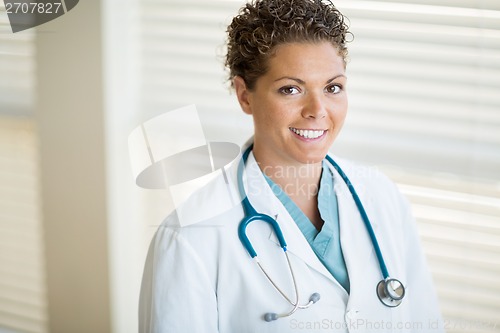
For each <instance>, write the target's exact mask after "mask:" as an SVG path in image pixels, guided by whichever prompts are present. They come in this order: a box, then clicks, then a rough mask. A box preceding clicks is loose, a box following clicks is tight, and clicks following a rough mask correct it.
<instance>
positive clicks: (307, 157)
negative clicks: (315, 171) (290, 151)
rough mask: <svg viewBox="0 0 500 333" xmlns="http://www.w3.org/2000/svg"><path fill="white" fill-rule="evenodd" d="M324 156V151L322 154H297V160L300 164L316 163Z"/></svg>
mask: <svg viewBox="0 0 500 333" xmlns="http://www.w3.org/2000/svg"><path fill="white" fill-rule="evenodd" d="M325 156H326V152H325V153H324V154H303V155H301V156H298V158H297V161H298V162H300V163H302V164H316V163H320V162H321V161H323V159H324V158H325Z"/></svg>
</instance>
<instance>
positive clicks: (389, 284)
mask: <svg viewBox="0 0 500 333" xmlns="http://www.w3.org/2000/svg"><path fill="white" fill-rule="evenodd" d="M252 148H253V144H251V145H250V146H249V147H248V148H247V149H246V150H245V151H244V152H243V155H242V157H241V160H240V163H239V165H238V174H237V178H238V189H239V192H240V196H241V200H242V202H241V204H242V206H243V210H244V212H245V217H244V218H243V220H242V221H241V222H240V225H239V228H238V236H239V238H240V241H241V243H242V244H243V246H244V247H245V249H246V250H247V252H248V253H249V254H250V256H251V257H252V258H256V257H257V252H255V249H254V248H253V246H252V243H251V242H250V240H249V239H248V236H247V234H246V228H247V226H248V225H249V224H250V223H251V222H253V221H257V220H260V221H264V222H267V223H269V224H270V225H271V227H272V228H273V230H274V232H275V234H276V237H277V238H278V241H279V243H280V246H281V248H282V249H283V251H284V252H285V254H286V251H287V244H286V241H285V238H284V237H283V233H282V231H281V228H280V227H279V225H278V222H277V221H276V219H273V218H272V217H271V216H269V215H266V214H261V213H258V212H257V211H256V210H255V208H254V207H253V206H252V204H251V203H250V201H249V200H248V196H247V195H246V194H245V188H244V185H243V171H244V168H245V163H246V161H247V159H248V155H249V154H250V152H251V151H252ZM326 160H327V161H328V162H329V163H330V164H331V165H332V166H333V167H334V168H335V170H337V172H338V173H339V175H340V177H342V180H343V181H344V182H345V184H346V185H347V187H348V188H349V192H351V195H352V198H353V199H354V202H355V203H356V206H357V208H358V210H359V214H360V215H361V218H362V220H363V222H364V224H365V227H366V230H367V232H368V234H369V236H370V240H371V242H372V245H373V248H374V250H375V253H376V255H377V259H378V263H379V266H380V271H381V272H382V276H383V280H382V281H380V282H379V284H378V285H377V289H376V290H377V295H378V297H379V299H380V301H381V302H382V303H383V304H384V305H386V306H388V307H395V306H398V305H399V304H400V303H401V300H402V299H403V297H404V295H405V288H404V286H403V285H402V283H401V282H400V281H399V280H397V279H393V278H390V277H389V272H388V270H387V266H386V264H385V261H384V257H383V256H382V251H381V250H380V246H379V244H378V241H377V237H376V236H375V232H374V231H373V228H372V225H371V223H370V219H369V218H368V215H367V214H366V210H365V208H364V206H363V204H362V203H361V200H360V198H359V196H358V194H357V192H356V190H355V189H354V186H353V185H352V183H351V181H350V180H349V178H348V177H347V175H346V174H345V172H344V171H343V170H342V168H341V167H340V166H339V165H338V164H337V163H336V162H335V161H334V160H333V159H332V158H331V157H330V156H328V155H326ZM266 275H267V274H266ZM273 284H274V283H273ZM292 304H293V303H292Z"/></svg>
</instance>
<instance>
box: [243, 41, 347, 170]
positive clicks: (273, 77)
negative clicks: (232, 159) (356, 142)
mask: <svg viewBox="0 0 500 333" xmlns="http://www.w3.org/2000/svg"><path fill="white" fill-rule="evenodd" d="M275 51H276V52H275V54H274V55H273V56H272V57H271V58H270V59H269V61H268V71H267V73H266V74H265V75H263V76H261V77H259V78H258V79H257V81H256V84H255V87H254V89H253V90H248V89H247V88H246V85H245V82H244V80H243V79H242V78H241V77H236V78H235V79H234V86H235V89H236V93H237V95H238V100H239V102H240V105H241V107H242V109H243V111H244V112H245V113H248V114H251V115H252V116H253V120H254V127H255V137H254V154H255V156H256V159H257V160H258V161H259V162H263V163H268V164H269V163H270V164H273V165H294V164H295V165H296V164H305V163H318V162H320V161H322V160H323V158H324V157H325V155H326V154H327V152H328V149H329V148H330V146H331V145H332V143H333V141H334V140H335V138H336V137H337V135H338V133H339V131H340V129H341V128H342V124H343V123H344V119H345V117H346V113H347V93H346V90H345V86H346V81H347V78H346V76H345V68H344V62H343V59H342V57H341V56H339V55H338V51H337V49H336V48H335V47H334V46H333V45H332V44H331V43H328V42H322V43H289V44H283V45H280V46H278V47H277V48H276V50H275Z"/></svg>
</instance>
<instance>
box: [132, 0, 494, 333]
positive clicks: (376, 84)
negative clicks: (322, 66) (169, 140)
mask: <svg viewBox="0 0 500 333" xmlns="http://www.w3.org/2000/svg"><path fill="white" fill-rule="evenodd" d="M334 3H336V4H337V6H338V7H339V9H340V10H341V11H342V12H343V13H344V14H346V15H347V16H348V17H349V19H350V25H351V31H352V32H353V33H354V35H355V38H354V41H353V42H352V43H351V44H350V45H349V49H350V51H349V52H350V63H349V64H348V77H349V83H348V92H349V95H350V96H349V100H350V111H349V115H348V119H347V120H346V125H345V127H344V130H343V132H342V134H341V136H340V138H339V140H338V141H337V142H336V143H335V144H334V147H333V151H334V152H335V153H336V154H338V155H340V156H344V157H348V158H351V159H354V160H357V161H360V162H363V163H368V164H375V165H378V166H379V167H380V168H381V169H382V170H383V171H384V172H386V173H387V174H388V175H389V176H390V177H391V178H392V179H394V180H395V181H396V182H397V184H398V185H399V187H400V189H401V191H402V192H403V193H404V194H405V195H407V197H408V198H409V199H410V201H411V203H412V206H413V209H414V212H415V216H416V218H417V222H418V226H419V232H420V235H421V239H422V241H423V245H424V248H425V251H426V254H427V257H428V260H429V263H430V266H431V270H432V273H433V276H434V279H435V282H436V287H437V290H438V294H439V297H440V302H441V307H442V311H443V315H444V317H445V324H446V325H447V331H448V332H500V323H497V321H498V313H500V280H499V279H498V277H499V276H500V177H499V171H500V112H499V110H500V94H499V93H498V91H499V90H500V3H499V2H498V1H495V0H483V1H479V0H478V1H472V0H453V1H452V0H425V1H409V0H399V1H396V0H394V1H385V2H381V1H356V0H349V1H347V0H339V1H334ZM242 4H243V1H229V0H226V1H202V0H187V1H181V0H161V1H160V0H144V1H142V2H141V11H142V12H141V28H142V29H141V31H142V32H141V36H140V37H141V38H140V39H141V43H142V47H141V57H142V61H141V64H140V66H141V76H142V77H141V82H140V86H141V92H140V98H141V110H143V112H144V114H145V118H149V117H152V116H154V115H157V114H160V113H162V112H166V111H169V110H173V109H174V108H177V107H179V106H183V105H187V104H193V103H194V104H196V105H197V108H198V110H199V112H200V117H201V118H202V119H201V120H202V124H203V126H204V130H205V134H206V136H207V138H208V139H209V140H228V141H232V142H236V143H240V144H241V143H242V142H244V141H245V139H246V138H247V137H248V136H249V135H250V134H251V132H252V125H251V119H250V118H249V117H247V116H245V115H243V113H242V112H241V111H240V109H239V106H238V105H237V103H236V97H235V96H234V95H229V93H228V89H227V85H226V86H225V85H224V84H225V73H224V72H223V58H222V56H223V54H224V48H223V44H224V39H225V33H224V30H225V28H226V26H227V24H228V23H229V22H230V19H231V17H232V16H234V15H235V13H236V12H237V9H238V8H239V7H240V6H241V5H242Z"/></svg>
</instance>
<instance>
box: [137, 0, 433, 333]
mask: <svg viewBox="0 0 500 333" xmlns="http://www.w3.org/2000/svg"><path fill="white" fill-rule="evenodd" d="M348 34H349V32H348V30H347V26H346V23H345V18H344V17H343V16H342V14H341V13H340V12H339V11H338V10H337V9H336V8H335V7H334V6H333V5H332V4H331V3H329V2H322V1H319V0H255V1H254V2H252V3H249V4H247V5H246V6H244V7H243V8H242V9H241V11H240V13H239V15H238V16H236V17H235V18H234V19H233V21H232V23H231V25H230V26H229V27H228V52H227V57H226V66H227V67H228V69H229V72H230V79H231V82H232V86H233V87H234V90H235V92H236V96H237V98H238V101H239V103H240V105H241V108H242V110H243V111H244V112H245V113H247V114H249V115H251V116H252V117H253V121H254V128H255V133H254V137H253V138H252V139H251V140H250V141H249V143H248V144H247V145H246V147H244V158H243V161H240V162H238V163H234V165H233V166H232V167H231V168H230V170H229V174H235V173H236V178H237V180H239V179H241V180H244V181H242V183H241V184H239V185H235V188H237V190H239V191H240V192H241V197H242V198H244V201H243V204H244V205H243V206H242V205H240V204H238V205H236V206H234V207H233V208H232V209H229V210H227V211H225V212H224V213H221V214H220V215H218V216H215V217H210V218H206V219H205V220H203V221H199V222H198V221H196V223H192V222H190V221H188V222H187V223H180V222H179V215H178V214H176V213H173V214H172V215H171V216H169V217H168V218H167V219H166V220H165V221H164V222H163V224H162V226H161V227H160V228H159V230H158V231H157V233H156V235H155V237H154V239H153V241H152V243H151V247H150V251H149V254H148V259H147V262H146V267H145V272H144V278H143V284H142V290H141V304H140V331H141V332H259V333H260V332H293V331H297V330H299V331H300V330H302V331H306V332H316V331H317V332H319V331H321V332H325V331H326V332H328V331H331V332H346V331H350V332H352V331H356V332H374V331H383V332H417V331H420V332H429V331H441V321H440V315H439V310H438V307H437V301H436V295H435V293H434V290H433V286H432V283H431V278H430V274H429V272H428V269H427V266H426V263H425V259H424V256H423V254H422V251H421V248H420V245H419V241H418V237H417V234H416V230H415V225H414V221H413V219H412V217H411V214H410V211H409V208H408V204H407V202H406V200H405V199H404V198H402V197H401V195H400V194H399V192H398V191H397V189H396V187H395V186H394V185H393V184H392V183H390V182H389V181H388V180H387V179H386V178H385V177H384V176H382V175H380V174H378V173H376V172H373V171H372V170H369V169H363V168H360V167H357V166H355V165H352V164H350V163H348V162H345V161H341V160H338V159H335V160H336V162H337V163H338V164H339V165H340V167H341V169H342V170H343V172H345V174H347V177H349V179H350V181H347V180H343V178H342V171H340V169H337V168H336V167H334V166H333V164H332V162H331V161H327V160H326V159H325V156H327V154H328V150H329V149H330V147H331V146H332V144H333V142H334V140H335V138H336V137H337V135H338V134H339V131H340V129H341V128H342V125H343V122H344V119H345V117H346V112H347V94H346V82H347V76H346V71H345V69H346V57H347V48H346V36H347V35H348ZM333 163H334V162H333ZM238 166H240V168H241V169H240V170H239V171H235V170H236V169H237V168H238ZM225 179H226V182H227V178H225ZM237 180H236V181H235V182H234V184H237ZM348 183H352V185H353V186H354V188H355V190H356V191H357V194H358V195H359V199H360V201H361V203H362V205H363V208H360V207H359V206H358V205H357V204H356V202H355V200H354V196H353V194H352V193H351V189H350V188H349V187H348V185H347V184H348ZM225 200H229V198H228V196H227V195H226V190H225V189H223V188H222V187H220V186H219V185H218V183H217V181H214V182H213V183H211V184H209V185H208V186H206V187H205V188H203V189H202V190H201V191H200V192H199V193H197V194H196V195H194V196H193V197H192V198H190V199H189V200H188V201H187V202H186V203H185V205H184V209H185V210H187V211H189V210H196V209H197V207H200V206H201V205H202V204H203V205H204V206H208V207H210V206H212V205H214V206H215V205H220V202H221V201H225ZM249 203H250V204H251V206H252V208H248V204H249ZM252 209H254V210H255V211H257V212H258V213H262V214H266V215H268V216H271V217H272V218H273V219H276V221H277V224H278V225H279V227H280V229H281V231H282V233H283V236H284V238H285V240H286V242H287V251H285V255H284V254H283V251H282V250H280V248H279V246H277V244H279V239H278V238H279V237H278V236H277V233H276V231H275V230H273V228H272V225H273V221H269V220H267V221H260V220H259V221H254V222H251V223H249V224H248V227H247V229H246V233H247V234H246V235H247V236H248V238H249V240H250V242H251V245H253V248H254V249H255V251H257V252H258V253H259V254H261V255H260V256H259V258H262V259H261V260H262V267H263V269H261V268H260V267H259V266H258V265H256V264H255V263H254V262H253V260H252V256H253V254H252V250H251V249H248V244H247V246H243V245H242V243H245V242H246V238H245V237H246V236H245V234H243V235H241V232H242V229H240V230H239V227H240V225H241V223H242V221H246V220H245V216H246V215H247V214H249V213H250V211H251V210H252ZM363 209H364V210H366V214H367V216H369V218H370V222H371V227H372V228H373V233H374V234H375V236H376V238H377V240H378V244H379V246H380V252H381V253H382V255H383V259H382V260H383V261H384V263H385V264H386V265H387V269H388V270H389V271H390V273H391V274H392V277H397V278H398V280H399V281H401V284H402V286H404V287H405V289H403V288H402V286H401V285H398V284H397V283H398V281H393V282H392V283H389V284H387V285H388V286H389V287H391V286H392V287H393V289H392V294H391V291H390V290H388V289H387V290H386V289H384V288H385V283H384V280H383V277H384V278H385V277H386V276H385V275H386V274H383V268H382V267H381V266H382V265H380V264H379V262H380V260H378V259H380V258H378V257H377V251H376V250H375V245H374V241H373V239H372V238H371V237H370V227H369V226H368V227H367V226H365V222H364V220H363V217H362V215H363V214H362V213H361V211H362V210H363ZM249 210H250V211H249ZM208 215H210V214H208ZM265 222H269V223H265ZM184 224H189V225H188V226H183V227H181V226H180V225H184ZM243 229H244V228H243ZM238 231H240V237H238V236H237V235H238ZM243 231H245V230H243ZM381 279H382V282H380V281H381ZM389 287H388V288H389ZM380 288H381V289H380ZM384 293H385V294H384ZM387 293H389V294H390V295H389V296H391V295H392V297H393V298H391V299H390V298H388V297H386V296H387V295H386V294H387ZM403 293H404V295H403ZM402 296H404V298H403V299H402V300H400V298H401V297H402ZM384 303H385V304H384ZM298 305H304V306H303V308H302V309H301V308H299V306H298Z"/></svg>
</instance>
